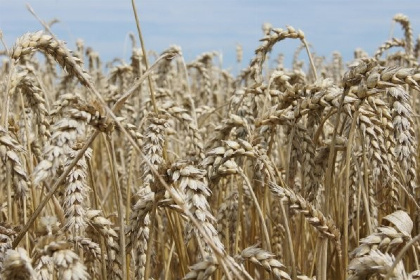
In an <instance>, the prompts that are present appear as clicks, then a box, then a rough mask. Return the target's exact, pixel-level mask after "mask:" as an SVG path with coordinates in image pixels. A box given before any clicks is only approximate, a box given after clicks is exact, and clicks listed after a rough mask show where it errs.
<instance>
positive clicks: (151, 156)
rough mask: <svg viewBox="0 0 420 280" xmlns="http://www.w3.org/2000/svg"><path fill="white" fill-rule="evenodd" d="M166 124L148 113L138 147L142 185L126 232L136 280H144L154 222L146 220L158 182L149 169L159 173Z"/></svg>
mask: <svg viewBox="0 0 420 280" xmlns="http://www.w3.org/2000/svg"><path fill="white" fill-rule="evenodd" d="M168 125H169V124H168V122H167V120H166V119H165V118H163V117H162V116H156V115H154V114H152V115H150V116H148V118H147V128H146V131H145V133H144V142H143V147H142V151H143V154H144V160H143V163H142V171H141V172H142V177H143V185H141V186H139V187H138V191H137V193H136V194H135V199H136V202H135V204H134V205H133V207H132V212H131V216H130V226H129V232H128V234H129V235H130V237H129V238H130V239H131V243H132V244H131V245H132V246H133V248H134V254H135V255H134V256H133V257H134V260H135V263H136V266H135V274H136V277H137V278H139V279H143V278H144V274H145V270H146V267H145V265H146V259H147V257H146V254H147V250H148V246H149V243H148V242H149V232H150V227H151V226H154V223H155V221H151V220H150V211H151V210H152V207H151V206H152V204H153V201H154V199H155V191H157V190H158V188H157V185H158V182H157V180H156V179H155V175H154V173H153V172H152V169H151V166H152V167H153V168H154V169H155V170H159V168H160V167H161V165H162V164H163V163H164V158H163V147H164V143H165V137H166V134H165V131H166V129H167V127H168Z"/></svg>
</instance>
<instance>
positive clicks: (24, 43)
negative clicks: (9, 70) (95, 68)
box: [10, 31, 90, 83]
mask: <svg viewBox="0 0 420 280" xmlns="http://www.w3.org/2000/svg"><path fill="white" fill-rule="evenodd" d="M36 50H39V51H42V52H45V53H47V54H49V55H51V56H52V57H54V59H55V60H56V61H57V62H58V63H59V64H60V65H61V67H63V69H65V70H66V71H67V72H69V73H70V74H71V75H74V76H76V77H77V78H78V79H79V80H80V81H81V82H82V83H85V81H87V80H89V79H90V77H89V75H88V74H87V73H86V72H84V71H83V69H82V68H81V62H80V60H78V59H77V58H76V57H73V59H69V58H68V56H67V51H66V50H65V49H63V47H62V46H61V44H60V43H59V42H57V41H56V40H55V39H54V38H52V37H51V36H50V35H47V34H45V33H44V32H43V31H38V32H36V33H26V34H25V35H23V36H22V37H20V38H18V39H17V40H16V43H15V45H14V46H13V49H12V51H11V54H10V56H11V57H12V58H13V59H15V60H18V59H19V58H21V57H22V56H24V55H27V54H31V53H33V52H34V51H36ZM76 69H77V71H76ZM80 73H82V74H80Z"/></svg>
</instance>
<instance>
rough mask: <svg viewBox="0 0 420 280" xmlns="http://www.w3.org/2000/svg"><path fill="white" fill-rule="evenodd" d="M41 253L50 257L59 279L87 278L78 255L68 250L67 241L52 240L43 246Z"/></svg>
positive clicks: (79, 279) (76, 279)
mask: <svg viewBox="0 0 420 280" xmlns="http://www.w3.org/2000/svg"><path fill="white" fill-rule="evenodd" d="M41 254H42V255H48V256H50V257H51V259H52V262H53V264H54V268H55V269H56V270H57V276H58V277H59V279H63V280H84V279H89V275H88V273H87V271H86V267H85V265H84V264H82V263H81V262H80V259H79V256H78V255H77V254H76V253H74V252H73V251H72V250H70V245H69V244H68V243H67V242H64V241H58V242H54V241H53V242H51V243H50V244H48V245H47V246H45V247H44V249H43V250H42V252H41Z"/></svg>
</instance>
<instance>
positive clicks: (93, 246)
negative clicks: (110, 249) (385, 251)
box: [69, 236, 101, 278]
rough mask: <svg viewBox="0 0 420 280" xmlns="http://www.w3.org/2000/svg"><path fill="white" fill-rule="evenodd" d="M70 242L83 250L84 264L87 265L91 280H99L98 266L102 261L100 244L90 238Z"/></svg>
mask: <svg viewBox="0 0 420 280" xmlns="http://www.w3.org/2000/svg"><path fill="white" fill-rule="evenodd" d="M69 241H70V242H72V243H74V244H75V245H76V246H77V247H78V249H81V250H83V257H84V264H85V265H86V268H87V272H88V274H89V276H91V278H94V277H96V278H98V277H99V275H100V271H99V265H98V264H99V263H100V260H101V248H100V246H99V244H98V243H96V242H94V241H92V240H91V239H90V238H85V237H79V236H77V237H76V238H74V239H71V240H69Z"/></svg>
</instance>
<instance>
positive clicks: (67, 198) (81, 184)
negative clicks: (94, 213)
mask: <svg viewBox="0 0 420 280" xmlns="http://www.w3.org/2000/svg"><path fill="white" fill-rule="evenodd" d="M74 148H76V149H69V150H68V152H67V162H66V164H65V165H64V166H67V165H68V164H69V163H70V162H71V161H72V160H73V159H74V157H75V156H76V153H77V148H78V147H76V146H75V147H74ZM91 157H92V149H88V150H87V151H86V152H85V154H84V156H83V157H82V158H81V159H80V160H79V161H78V162H77V164H76V166H75V167H74V168H73V169H72V171H71V172H70V173H69V175H68V176H67V179H66V188H65V191H64V204H63V209H64V212H65V213H64V214H65V217H66V223H65V224H64V228H65V229H66V230H68V231H70V232H71V233H72V234H73V236H74V237H76V236H81V235H82V233H83V232H84V228H85V227H86V222H85V215H86V205H87V204H88V203H87V202H86V199H87V196H88V192H89V187H88V185H87V161H88V160H90V158H91Z"/></svg>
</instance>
